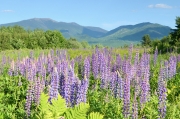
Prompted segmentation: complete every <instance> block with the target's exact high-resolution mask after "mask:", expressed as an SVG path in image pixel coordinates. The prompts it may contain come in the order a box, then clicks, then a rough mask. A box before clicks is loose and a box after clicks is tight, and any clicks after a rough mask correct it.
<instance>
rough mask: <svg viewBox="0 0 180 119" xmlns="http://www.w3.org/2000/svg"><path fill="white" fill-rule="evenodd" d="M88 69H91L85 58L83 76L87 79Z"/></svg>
mask: <svg viewBox="0 0 180 119" xmlns="http://www.w3.org/2000/svg"><path fill="white" fill-rule="evenodd" d="M90 69H91V66H90V62H89V60H88V58H87V57H86V58H85V60H84V75H83V76H86V77H87V78H88V79H89V77H90Z"/></svg>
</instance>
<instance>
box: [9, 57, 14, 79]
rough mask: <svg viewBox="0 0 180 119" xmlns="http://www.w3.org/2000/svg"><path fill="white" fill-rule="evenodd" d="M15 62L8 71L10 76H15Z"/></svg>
mask: <svg viewBox="0 0 180 119" xmlns="http://www.w3.org/2000/svg"><path fill="white" fill-rule="evenodd" d="M14 67H15V66H14V60H13V61H12V62H11V66H10V68H9V71H8V73H9V75H10V76H13V75H14V74H13V72H14Z"/></svg>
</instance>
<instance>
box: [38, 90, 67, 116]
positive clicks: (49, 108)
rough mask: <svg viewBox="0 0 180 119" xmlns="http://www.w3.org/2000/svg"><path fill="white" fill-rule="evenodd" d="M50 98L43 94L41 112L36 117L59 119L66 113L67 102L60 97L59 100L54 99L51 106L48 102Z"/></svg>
mask: <svg viewBox="0 0 180 119" xmlns="http://www.w3.org/2000/svg"><path fill="white" fill-rule="evenodd" d="M48 99H49V96H48V95H46V94H44V93H42V94H41V97H40V105H39V107H38V108H39V110H40V112H39V113H38V114H37V115H36V118H38V119H58V118H60V117H61V116H62V115H63V114H64V112H65V111H66V102H65V100H64V99H63V98H62V97H61V96H60V95H58V98H57V99H52V100H51V103H52V104H50V103H49V102H48Z"/></svg>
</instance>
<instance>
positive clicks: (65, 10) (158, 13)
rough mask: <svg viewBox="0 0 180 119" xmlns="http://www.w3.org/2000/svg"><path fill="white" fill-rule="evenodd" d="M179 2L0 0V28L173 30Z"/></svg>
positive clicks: (167, 0) (178, 11) (179, 7)
mask: <svg viewBox="0 0 180 119" xmlns="http://www.w3.org/2000/svg"><path fill="white" fill-rule="evenodd" d="M177 16H180V0H0V24H5V23H11V22H17V21H21V20H27V19H31V18H51V19H53V20H55V21H58V22H68V23H70V22H76V23H78V24H79V25H82V26H95V27H101V28H103V29H106V30H112V29H114V28H116V27H118V26H121V25H134V24H138V23H142V22H151V23H158V24H162V25H165V26H169V27H171V28H175V19H176V17H177Z"/></svg>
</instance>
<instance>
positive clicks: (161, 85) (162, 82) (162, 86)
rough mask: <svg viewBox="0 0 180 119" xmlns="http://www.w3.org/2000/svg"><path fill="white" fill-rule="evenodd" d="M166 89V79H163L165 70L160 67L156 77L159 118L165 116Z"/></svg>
mask: <svg viewBox="0 0 180 119" xmlns="http://www.w3.org/2000/svg"><path fill="white" fill-rule="evenodd" d="M166 93H167V89H166V79H165V72H164V68H162V66H161V69H160V74H159V78H158V96H159V106H158V108H159V116H160V118H165V117H166V97H167V95H166Z"/></svg>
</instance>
